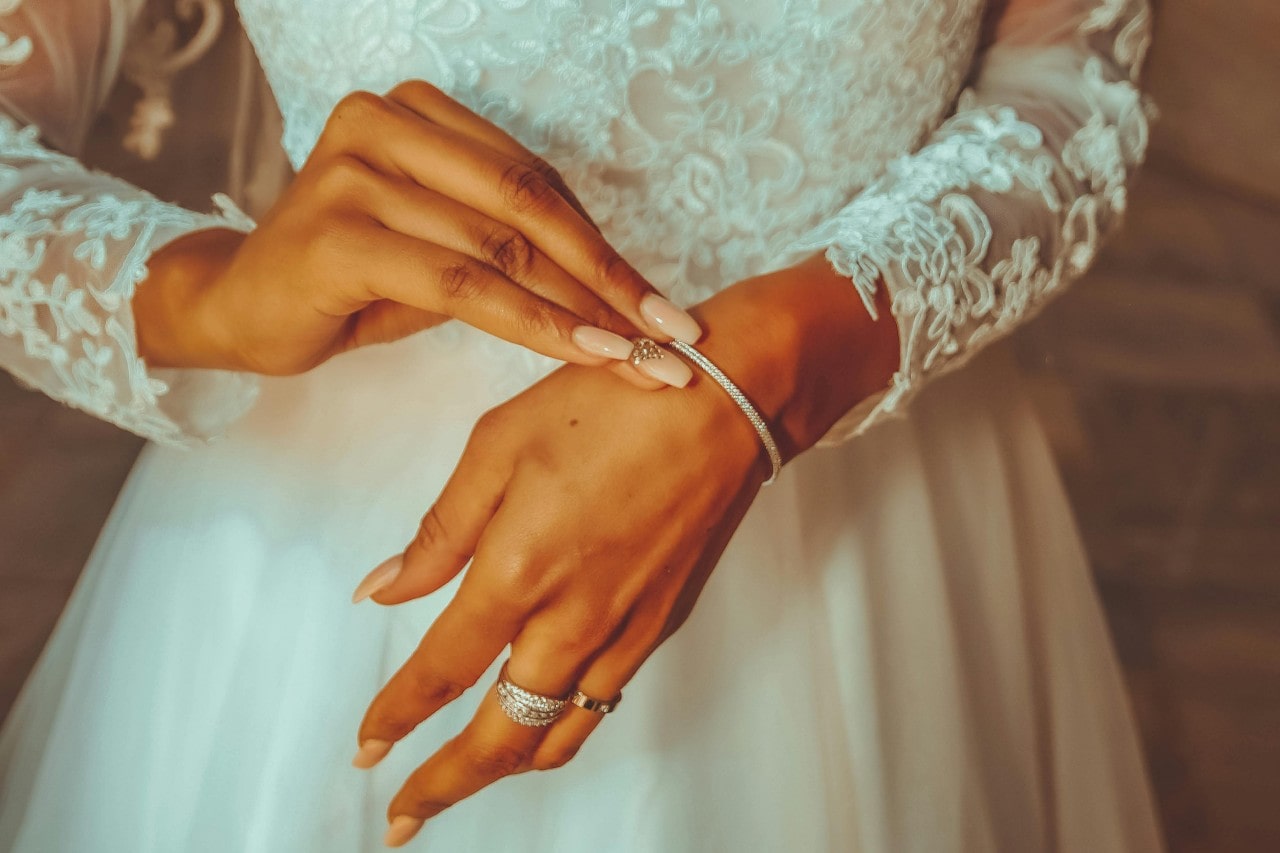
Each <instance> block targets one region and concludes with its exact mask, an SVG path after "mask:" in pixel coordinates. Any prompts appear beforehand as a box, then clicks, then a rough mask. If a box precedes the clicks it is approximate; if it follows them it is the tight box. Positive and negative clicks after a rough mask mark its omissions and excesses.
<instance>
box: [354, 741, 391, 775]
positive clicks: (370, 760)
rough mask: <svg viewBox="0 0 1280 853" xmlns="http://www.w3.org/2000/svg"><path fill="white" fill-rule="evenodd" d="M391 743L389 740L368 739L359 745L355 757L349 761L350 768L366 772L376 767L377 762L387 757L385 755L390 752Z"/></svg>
mask: <svg viewBox="0 0 1280 853" xmlns="http://www.w3.org/2000/svg"><path fill="white" fill-rule="evenodd" d="M392 745H393V744H392V743H391V741H389V740H378V739H377V738H369V739H368V740H367V741H365V742H364V743H362V744H360V748H359V749H358V750H356V757H355V758H353V759H351V766H352V767H359V768H360V769H361V770H368V769H369V768H370V767H373V766H374V765H376V764H377V763H378V762H379V761H381V760H382V759H384V758H386V757H387V753H388V752H390V751H391V747H392Z"/></svg>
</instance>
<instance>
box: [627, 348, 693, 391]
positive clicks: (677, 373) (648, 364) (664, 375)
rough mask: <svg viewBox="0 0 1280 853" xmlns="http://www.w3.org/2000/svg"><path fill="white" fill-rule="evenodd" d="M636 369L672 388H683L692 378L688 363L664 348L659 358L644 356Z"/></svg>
mask: <svg viewBox="0 0 1280 853" xmlns="http://www.w3.org/2000/svg"><path fill="white" fill-rule="evenodd" d="M636 369H637V370H639V371H640V372H641V373H643V374H645V375H646V376H648V377H650V378H651V379H656V380H658V381H659V382H665V383H666V384H668V385H670V386H671V387H672V388H683V387H684V386H686V385H688V384H689V380H690V379H692V378H693V371H692V370H691V369H690V368H689V365H687V364H685V363H684V361H683V360H681V359H679V358H677V357H676V356H674V355H672V354H671V353H669V352H667V351H665V350H664V351H663V353H662V357H661V358H646V359H644V360H643V361H641V362H640V363H639V364H637V365H636Z"/></svg>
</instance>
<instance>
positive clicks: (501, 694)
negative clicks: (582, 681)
mask: <svg viewBox="0 0 1280 853" xmlns="http://www.w3.org/2000/svg"><path fill="white" fill-rule="evenodd" d="M497 690H498V704H499V705H500V706H502V710H503V711H505V712H506V714H507V716H508V717H510V718H511V719H512V720H513V721H515V722H517V723H519V724H520V725H522V726H549V725H551V724H552V723H554V722H555V721H556V718H557V717H559V716H560V715H561V714H563V713H564V709H565V708H566V707H567V706H568V704H569V700H568V699H557V698H556V697H554V696H543V695H542V694H541V693H534V692H533V691H531V690H525V689H524V688H523V687H521V686H519V685H518V684H515V683H514V682H512V681H511V679H509V678H508V677H507V664H505V663H504V664H503V665H502V673H501V674H500V675H499V676H498V687H497Z"/></svg>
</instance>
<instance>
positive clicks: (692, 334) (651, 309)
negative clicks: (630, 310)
mask: <svg viewBox="0 0 1280 853" xmlns="http://www.w3.org/2000/svg"><path fill="white" fill-rule="evenodd" d="M640 313H641V314H642V315H643V316H644V319H645V320H646V321H647V322H648V323H649V325H650V326H652V327H653V329H654V331H658V332H663V333H665V334H667V335H670V336H671V337H673V338H675V339H676V340H677V341H684V342H685V343H686V344H696V343H697V342H698V339H699V338H701V337H702V327H701V326H699V325H698V321H697V320H695V319H693V317H692V316H690V315H689V312H688V311H685V310H684V309H683V308H681V307H680V306H678V305H676V304H675V303H674V302H672V301H671V300H669V299H664V298H663V297H661V296H659V295H658V294H656V293H650V294H649V295H648V296H646V297H645V298H644V299H642V300H640Z"/></svg>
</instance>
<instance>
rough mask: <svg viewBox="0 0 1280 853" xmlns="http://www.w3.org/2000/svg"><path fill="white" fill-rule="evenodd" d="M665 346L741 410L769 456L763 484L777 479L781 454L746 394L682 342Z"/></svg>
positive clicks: (766, 425) (780, 465)
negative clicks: (716, 386) (691, 364)
mask: <svg viewBox="0 0 1280 853" xmlns="http://www.w3.org/2000/svg"><path fill="white" fill-rule="evenodd" d="M667 346H669V347H671V349H673V350H675V351H676V352H678V353H680V354H681V355H683V356H684V357H685V358H687V359H689V360H690V361H692V362H693V363H694V364H696V365H698V367H700V368H702V371H703V373H706V374H707V375H708V376H710V377H711V378H712V379H713V380H714V381H715V383H716V384H717V385H719V386H720V387H721V388H723V389H724V390H725V393H727V394H728V395H729V397H730V398H732V400H733V402H735V403H737V404H738V408H739V409H742V413H743V414H744V415H746V416H747V420H749V421H751V426H752V427H754V428H755V431H756V435H758V436H760V443H761V444H763V445H764V450H765V452H766V453H768V454H769V464H770V465H771V466H772V467H773V472H772V473H771V474H770V475H769V479H767V480H765V481H764V484H765V485H766V486H767V485H769V484H770V483H772V482H773V481H774V480H776V479H778V473H779V472H780V471H781V470H782V453H781V452H780V451H779V450H778V443H777V442H776V441H774V440H773V433H771V432H769V425H768V424H767V423H765V420H764V418H763V417H761V415H760V412H759V411H757V409H756V407H755V406H753V405H751V401H750V400H748V399H747V395H746V394H743V393H742V389H741V388H739V387H738V386H737V385H735V384H733V380H732V379H730V378H729V377H728V376H725V375H724V371H723V370H721V369H720V368H718V367H716V366H715V364H714V363H713V362H712V361H711V359H709V358H707V357H706V356H705V355H703V354H702V353H700V352H698V351H697V350H696V349H694V348H693V347H692V346H690V345H689V344H686V343H684V342H683V341H671V342H670V343H669V344H667Z"/></svg>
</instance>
